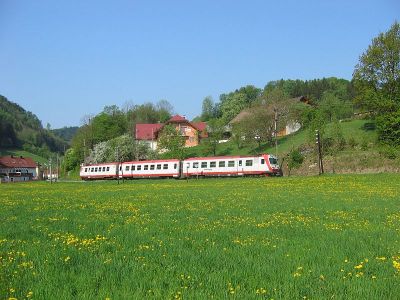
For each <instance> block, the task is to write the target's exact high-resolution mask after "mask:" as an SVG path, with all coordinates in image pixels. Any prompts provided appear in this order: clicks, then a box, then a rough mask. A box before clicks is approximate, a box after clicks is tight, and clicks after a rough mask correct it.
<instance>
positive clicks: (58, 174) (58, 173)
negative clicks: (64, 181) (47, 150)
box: [57, 152, 60, 181]
mask: <svg viewBox="0 0 400 300" xmlns="http://www.w3.org/2000/svg"><path fill="white" fill-rule="evenodd" d="M59 162H60V161H59V158H58V152H57V181H58V178H59V176H60V172H59V169H60V167H59Z"/></svg>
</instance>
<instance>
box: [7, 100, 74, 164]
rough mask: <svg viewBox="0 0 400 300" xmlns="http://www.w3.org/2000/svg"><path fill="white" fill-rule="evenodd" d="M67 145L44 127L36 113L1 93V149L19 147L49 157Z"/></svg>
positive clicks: (18, 148)
mask: <svg viewBox="0 0 400 300" xmlns="http://www.w3.org/2000/svg"><path fill="white" fill-rule="evenodd" d="M65 146H67V143H66V142H65V141H64V140H62V139H61V138H60V137H57V136H55V135H54V134H53V133H52V132H51V131H50V130H47V129H44V128H43V126H42V123H41V121H40V120H39V119H38V117H37V116H36V115H35V114H33V113H31V112H29V111H26V110H25V109H23V108H22V107H21V106H19V105H18V104H17V103H14V102H11V101H9V100H8V99H7V98H5V97H3V96H1V95H0V151H6V150H7V151H15V149H17V150H24V151H27V152H29V153H33V154H36V155H39V156H42V157H48V156H50V155H51V153H54V152H62V151H64V148H65ZM11 149H12V150H11Z"/></svg>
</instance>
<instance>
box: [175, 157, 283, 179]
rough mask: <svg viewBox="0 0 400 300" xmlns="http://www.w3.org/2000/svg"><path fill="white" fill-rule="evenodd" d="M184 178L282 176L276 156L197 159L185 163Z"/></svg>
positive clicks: (190, 159)
mask: <svg viewBox="0 0 400 300" xmlns="http://www.w3.org/2000/svg"><path fill="white" fill-rule="evenodd" d="M182 175H183V177H194V176H204V177H207V176H248V175H252V176H253V175H281V173H280V167H279V165H278V160H277V159H276V157H275V156H272V155H269V154H263V155H259V156H217V157H196V158H189V159H186V160H184V161H183V171H182Z"/></svg>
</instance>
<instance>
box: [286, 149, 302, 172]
mask: <svg viewBox="0 0 400 300" xmlns="http://www.w3.org/2000/svg"><path fill="white" fill-rule="evenodd" d="M303 161H304V156H303V154H301V152H300V150H299V149H292V150H291V151H290V152H289V154H288V169H289V176H290V172H291V170H292V169H297V168H299V167H300V166H301V164H302V163H303Z"/></svg>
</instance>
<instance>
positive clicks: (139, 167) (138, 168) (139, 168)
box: [136, 165, 146, 171]
mask: <svg viewBox="0 0 400 300" xmlns="http://www.w3.org/2000/svg"><path fill="white" fill-rule="evenodd" d="M145 167H146V166H145ZM141 169H142V166H141V165H138V166H137V168H136V170H137V171H140V170H141Z"/></svg>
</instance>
